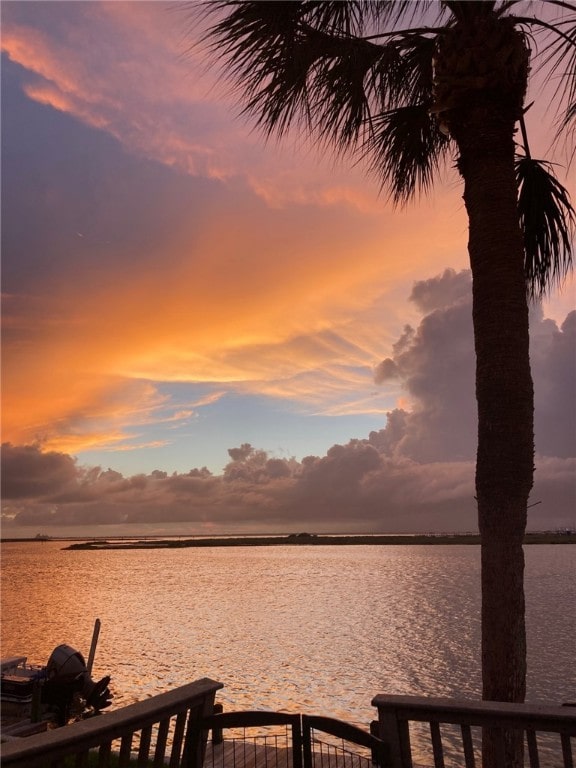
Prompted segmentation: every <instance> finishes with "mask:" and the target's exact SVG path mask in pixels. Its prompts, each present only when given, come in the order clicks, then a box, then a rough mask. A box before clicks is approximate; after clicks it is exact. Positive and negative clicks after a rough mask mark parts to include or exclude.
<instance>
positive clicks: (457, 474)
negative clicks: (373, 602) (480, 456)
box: [1, 1, 576, 536]
mask: <svg viewBox="0 0 576 768" xmlns="http://www.w3.org/2000/svg"><path fill="white" fill-rule="evenodd" d="M1 12H2V262H3V264H2V278H3V280H2V283H3V287H2V291H3V301H2V305H3V329H4V330H3V377H2V389H3V436H2V440H3V442H4V443H6V444H7V445H5V449H4V452H3V529H2V532H3V535H4V536H9V535H32V536H33V535H35V534H36V533H37V532H39V531H42V532H47V533H61V534H66V535H71V534H74V533H79V534H80V535H84V533H85V532H92V533H101V534H102V535H107V534H108V533H114V532H116V533H121V532H128V531H138V532H146V533H167V532H175V531H176V532H183V533H186V534H194V533H198V534H204V533H212V532H234V531H268V530H273V531H292V530H308V529H312V530H314V531H318V532H321V531H353V530H358V531H375V532H379V531H388V530H390V531H404V530H406V531H421V530H424V531H427V530H471V529H474V528H475V526H476V523H475V512H474V498H473V496H474V487H473V467H474V454H475V403H474V395H473V364H474V362H473V360H474V358H473V347H472V340H471V314H470V313H471V309H470V303H471V296H470V275H469V273H468V271H467V267H468V260H467V253H466V241H467V222H466V217H465V212H464V209H463V203H462V199H461V195H462V190H461V186H460V183H459V179H458V177H457V175H456V174H455V173H451V172H448V173H447V174H446V178H445V180H444V183H443V184H441V185H439V186H438V187H437V189H436V190H435V192H434V194H433V196H431V197H430V198H428V199H424V200H421V201H418V202H417V203H415V204H413V205H412V206H410V207H409V208H407V209H405V210H395V209H394V208H393V207H392V206H391V205H390V203H389V202H387V200H386V197H385V196H383V195H381V194H379V183H378V179H376V178H370V177H369V176H367V174H366V169H365V168H362V167H361V166H355V167H353V166H352V164H351V163H350V162H349V161H346V160H342V159H339V160H337V159H335V158H334V157H333V156H331V155H329V154H327V153H326V152H325V151H324V152H322V151H320V150H319V149H318V148H317V147H314V146H312V145H310V144H309V143H307V142H306V141H305V140H304V139H303V138H302V137H301V136H298V135H297V134H294V135H293V136H292V137H288V139H287V140H286V141H285V142H284V143H283V144H282V145H278V144H277V143H276V142H275V141H272V140H270V141H268V142H264V140H263V139H262V137H261V136H260V135H259V134H258V133H256V132H255V131H254V130H253V128H252V126H251V125H250V124H249V123H248V122H247V121H246V120H245V119H241V118H239V108H238V105H237V104H235V103H234V102H233V100H232V99H231V98H230V96H229V94H228V93H227V91H226V88H225V86H224V85H223V84H222V82H221V81H219V80H218V73H217V72H216V71H215V70H214V67H213V66H208V65H207V60H206V58H205V55H204V52H203V51H202V49H201V48H200V47H195V48H192V49H191V48H190V46H191V43H192V42H193V41H194V40H196V39H197V38H198V36H199V30H198V29H197V28H195V27H194V26H193V25H192V26H191V22H190V15H189V14H186V13H185V12H184V11H183V10H182V8H181V7H179V6H178V5H177V4H174V3H164V2H115V1H114V2H3V3H2V8H1ZM539 95H540V96H541V93H540V90H538V89H536V92H535V93H534V94H533V95H531V97H532V98H533V97H538V96H539ZM539 104H540V101H538V102H537V104H536V105H535V107H534V108H533V109H532V110H531V112H530V113H528V118H529V120H530V123H529V130H530V132H531V141H532V149H533V154H534V155H544V154H546V156H547V157H550V159H553V160H554V161H555V162H556V163H557V164H558V172H559V175H560V176H561V177H562V178H563V180H564V182H566V181H567V183H568V185H569V187H570V189H571V192H572V196H573V197H574V196H575V189H574V183H573V181H574V174H573V173H572V174H571V178H568V180H567V173H566V172H565V168H566V165H567V162H568V159H569V153H570V146H568V145H566V144H561V143H560V144H558V145H557V146H551V144H552V136H553V133H554V131H553V127H552V126H553V118H554V116H553V114H552V113H546V112H545V110H544V106H543V107H540V106H539ZM572 170H573V169H572ZM568 175H569V174H568ZM575 310H576V295H575V282H574V279H571V280H570V281H569V282H567V283H566V285H565V287H564V289H563V290H562V292H556V293H554V294H553V295H552V296H551V297H550V299H549V300H548V301H546V302H544V304H543V305H542V306H541V307H540V306H536V307H534V308H533V314H532V362H533V372H534V379H535V387H536V450H537V454H538V457H537V472H536V485H535V488H534V492H533V498H532V501H533V503H536V502H541V503H539V504H537V506H535V507H533V509H532V510H531V517H530V525H531V527H533V528H555V527H558V526H571V527H573V526H574V525H576V518H575V513H574V509H575V508H576V492H575V479H574V478H575V472H576V458H575V457H576V415H575V405H574V394H575V392H576V381H575V379H576V371H575V369H576V364H575V359H574V358H575V352H574V350H575V349H576V345H575V341H576V311H575ZM570 313H571V314H570ZM387 414H389V415H387Z"/></svg>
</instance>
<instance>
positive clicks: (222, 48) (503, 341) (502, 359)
mask: <svg viewBox="0 0 576 768" xmlns="http://www.w3.org/2000/svg"><path fill="white" fill-rule="evenodd" d="M204 8H205V10H206V12H207V14H208V17H209V19H210V26H209V29H208V32H207V35H206V37H205V38H204V40H205V41H207V42H208V45H209V47H210V50H211V53H212V55H213V57H214V60H215V61H217V62H218V63H219V64H220V65H221V66H222V73H223V75H224V77H225V78H228V79H230V80H231V82H232V84H233V86H234V88H235V91H236V93H237V94H238V95H239V96H240V99H241V102H242V103H243V104H244V111H245V112H246V113H247V114H249V115H251V116H253V117H255V120H256V123H257V125H258V126H259V127H260V128H262V129H263V131H264V133H266V134H276V135H279V136H282V135H284V134H285V133H286V132H287V130H288V129H289V128H290V127H291V126H295V127H297V128H301V129H302V130H304V131H306V132H307V133H308V134H310V135H311V136H312V137H315V138H316V139H317V140H319V141H320V142H322V143H323V144H330V145H332V146H333V147H334V148H335V149H336V150H337V151H343V152H344V151H345V152H350V153H352V154H354V155H356V156H359V157H361V158H362V159H364V160H365V161H367V163H368V166H369V169H370V170H371V171H374V172H376V173H377V174H378V175H379V178H380V180H381V182H382V185H383V187H384V188H386V189H387V190H388V191H389V193H390V194H391V196H392V198H393V200H394V201H395V202H396V203H400V204H404V203H406V202H408V201H409V200H410V199H411V198H412V197H413V196H414V195H415V193H416V192H418V191H422V190H424V191H426V190H428V189H429V188H430V187H431V186H432V184H433V181H434V180H435V177H436V174H437V172H438V171H441V170H442V169H443V166H445V165H446V164H447V163H449V162H450V161H451V160H452V161H454V160H455V161H456V167H457V169H458V171H459V173H460V176H461V178H462V180H463V182H464V201H465V206H466V211H467V214H468V218H469V241H468V250H469V256H470V264H471V269H472V276H473V323H474V339H475V349H476V397H477V402H478V452H477V464H476V498H477V503H478V521H479V528H480V533H481V542H482V543H481V563H482V579H481V580H482V677H483V697H484V698H485V699H491V700H497V701H523V700H524V696H525V690H526V682H525V681H526V638H525V619H524V584H523V581H524V580H523V573H524V555H523V549H522V544H523V538H524V533H525V528H526V517H527V507H528V497H529V494H530V491H531V488H532V482H533V471H534V470H533V461H534V437H533V389H532V379H531V373H530V361H529V350H528V304H529V300H530V299H531V298H535V297H536V298H537V297H539V296H541V295H542V294H543V293H545V292H546V291H547V290H548V289H549V288H550V287H551V286H552V285H553V284H555V283H557V282H561V281H562V279H563V278H564V276H565V275H566V273H567V271H568V270H569V269H570V268H571V263H572V248H573V245H572V240H571V234H572V232H573V227H574V220H575V217H574V210H573V208H572V206H571V204H570V200H569V197H568V195H567V193H566V191H565V190H564V189H563V187H562V186H561V184H560V183H559V182H558V180H557V179H556V178H555V176H554V174H553V169H552V167H551V165H549V164H547V163H545V162H543V161H539V160H535V159H534V158H532V156H531V154H530V150H529V147H528V141H527V137H526V130H525V125H524V113H525V111H526V109H527V107H526V104H525V98H526V91H527V86H528V80H529V75H530V72H531V68H534V67H535V65H538V66H542V67H545V68H547V70H548V73H549V76H550V79H551V80H552V81H553V82H556V83H558V86H557V87H556V88H555V89H553V92H552V94H551V97H552V99H553V100H554V99H556V103H557V105H559V118H560V119H559V128H560V129H563V130H566V131H568V130H569V129H570V126H571V123H572V122H573V120H574V118H575V116H576V106H575V104H576V75H575V70H576V3H574V2H567V1H566V0H549V1H548V2H539V3H536V4H527V3H522V2H521V0H500V1H499V2H498V1H496V0H480V1H478V0H435V1H432V0H420V2H413V0H371V1H365V0H346V1H343V0H290V1H288V2H277V1H276V0H273V1H272V2H269V1H268V0H214V2H210V0H208V2H207V3H206V4H205V6H204ZM523 9H524V10H525V12H526V13H527V14H529V15H521V12H522V10H523ZM534 10H537V11H538V15H535V14H534ZM538 16H539V17H538ZM537 44H539V47H535V50H534V52H533V51H532V50H531V46H536V45H537ZM532 59H534V61H531V60H532ZM562 110H565V111H564V112H562ZM518 126H520V127H521V129H522V130H521V133H520V134H518V133H517V130H518ZM519 137H520V138H521V140H520V141H518V138H519Z"/></svg>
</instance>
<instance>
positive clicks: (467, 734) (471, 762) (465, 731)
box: [460, 725, 476, 768]
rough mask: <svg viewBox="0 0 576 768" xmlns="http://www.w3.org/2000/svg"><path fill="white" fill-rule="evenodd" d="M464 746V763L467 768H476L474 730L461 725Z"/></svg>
mask: <svg viewBox="0 0 576 768" xmlns="http://www.w3.org/2000/svg"><path fill="white" fill-rule="evenodd" d="M460 731H461V733H462V746H463V747H464V763H465V765H466V768H475V765H476V758H475V757H474V742H473V741H472V729H471V728H470V726H469V725H461V726H460Z"/></svg>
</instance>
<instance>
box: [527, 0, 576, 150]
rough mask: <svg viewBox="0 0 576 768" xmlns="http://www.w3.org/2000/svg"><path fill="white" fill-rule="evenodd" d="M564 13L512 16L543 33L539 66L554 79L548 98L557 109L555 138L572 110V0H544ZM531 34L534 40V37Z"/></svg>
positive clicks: (575, 60) (575, 17)
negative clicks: (549, 17) (549, 16)
mask: <svg viewBox="0 0 576 768" xmlns="http://www.w3.org/2000/svg"><path fill="white" fill-rule="evenodd" d="M548 4H549V5H554V6H556V7H558V8H560V9H561V10H562V12H565V13H567V15H565V16H559V17H558V18H556V19H554V20H553V21H545V20H544V19H540V18H537V17H530V18H524V17H516V18H515V20H516V22H517V23H518V24H519V25H522V26H527V27H530V28H531V29H532V30H533V31H536V30H539V31H540V33H541V35H539V36H538V37H543V44H541V45H540V51H539V58H540V61H539V66H540V67H541V68H543V69H547V70H548V71H547V78H548V80H549V81H551V82H553V81H556V83H557V85H556V87H555V89H554V91H553V98H552V101H553V102H555V103H556V105H557V107H558V109H557V114H558V118H559V119H558V131H557V134H556V137H555V138H556V139H558V138H559V137H560V135H561V134H562V133H564V132H566V131H568V130H569V128H570V126H571V123H572V122H573V121H574V117H575V114H576V3H572V2H561V1H559V0H548ZM538 37H536V36H535V40H536V41H537V40H538Z"/></svg>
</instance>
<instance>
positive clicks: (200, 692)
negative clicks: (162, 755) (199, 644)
mask: <svg viewBox="0 0 576 768" xmlns="http://www.w3.org/2000/svg"><path fill="white" fill-rule="evenodd" d="M223 687H224V685H223V683H218V682H216V681H214V680H210V679H209V678H207V677H205V678H201V679H200V680H195V681H194V682H193V683H188V684H187V685H182V686H180V687H179V688H175V689H174V690H171V691H167V692H166V693H160V694H158V695H157V696H153V697H152V698H150V699H145V700H144V701H139V702H137V703H136V704H129V705H128V706H126V707H122V709H117V710H113V711H111V712H106V713H105V714H104V715H102V716H101V717H93V718H89V719H88V720H82V721H80V722H77V723H72V724H71V725H67V726H66V727H63V728H56V729H55V730H53V731H46V732H45V733H39V734H36V735H33V736H28V737H27V738H26V739H22V740H18V741H11V742H7V743H5V744H3V745H2V762H4V760H7V759H8V758H10V757H12V756H13V757H15V756H18V758H19V759H24V758H25V757H26V756H27V755H28V754H29V755H31V756H36V755H37V754H38V749H39V748H45V749H48V748H49V747H54V748H56V747H58V748H62V749H64V750H66V749H67V748H68V747H71V746H73V745H74V744H76V743H77V742H78V741H79V740H82V743H83V744H84V745H86V746H87V747H91V746H97V745H99V744H100V743H102V742H104V741H105V740H106V739H110V738H116V737H117V736H118V735H121V734H122V733H125V732H127V731H129V730H130V729H131V728H133V729H135V730H136V729H139V728H142V727H144V726H146V725H149V724H151V723H155V722H159V721H160V720H162V719H163V718H165V717H169V716H170V715H173V714H176V713H178V712H182V711H185V710H186V709H188V708H189V707H191V706H194V705H195V704H200V703H201V702H202V701H203V700H204V699H205V698H206V697H207V696H213V695H214V694H215V692H216V691H218V690H220V689H221V688H223Z"/></svg>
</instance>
